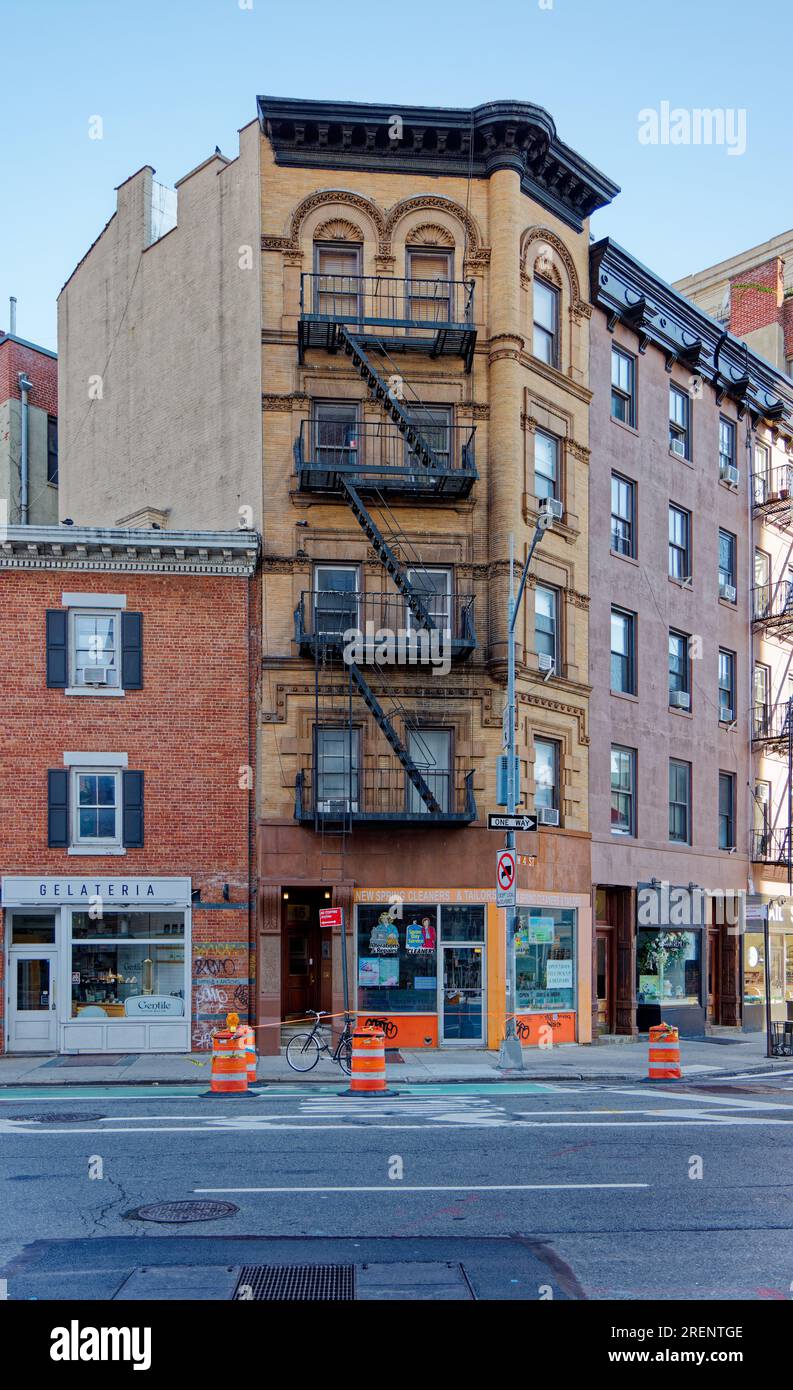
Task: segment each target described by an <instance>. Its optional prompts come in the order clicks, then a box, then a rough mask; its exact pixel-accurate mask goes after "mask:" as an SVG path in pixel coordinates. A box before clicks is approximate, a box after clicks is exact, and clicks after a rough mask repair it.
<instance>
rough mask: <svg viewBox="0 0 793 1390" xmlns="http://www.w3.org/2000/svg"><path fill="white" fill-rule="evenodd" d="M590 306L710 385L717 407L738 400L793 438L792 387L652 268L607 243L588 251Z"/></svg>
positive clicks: (606, 240) (644, 345)
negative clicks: (649, 268) (726, 398)
mask: <svg viewBox="0 0 793 1390" xmlns="http://www.w3.org/2000/svg"><path fill="white" fill-rule="evenodd" d="M590 284H591V290H590V293H591V298H592V302H593V303H594V304H595V305H597V307H598V308H600V309H601V310H602V311H603V312H604V313H605V315H606V318H607V322H608V326H609V328H610V329H611V328H613V327H614V325H615V324H616V323H618V322H619V323H623V324H625V325H626V327H628V328H631V329H633V331H634V332H635V333H636V334H637V336H638V339H639V351H640V352H644V351H645V350H646V348H647V345H648V344H649V343H652V344H653V346H654V347H657V348H660V350H661V351H662V352H663V353H664V354H665V355H666V359H667V367H668V368H669V370H670V371H671V369H672V367H673V366H674V364H675V363H676V362H681V363H682V364H683V365H684V366H687V367H690V369H691V371H692V374H695V375H697V376H700V377H702V378H703V379H704V380H705V381H709V382H710V383H711V385H712V386H713V388H714V390H715V391H716V399H717V402H720V401H721V400H722V399H724V398H725V397H728V398H729V399H731V400H733V401H734V402H735V403H736V405H737V406H738V409H739V411H740V412H742V411H743V410H744V409H748V410H749V411H750V412H751V414H752V415H753V416H755V417H756V418H757V419H764V420H767V421H769V423H770V424H772V425H776V426H778V427H779V428H781V429H786V430H787V431H793V381H791V380H790V378H789V377H787V376H785V375H784V373H782V372H779V371H777V370H776V368H775V367H772V365H771V363H770V362H767V361H766V360H765V358H763V357H759V356H758V355H757V353H755V352H752V351H751V350H750V349H749V348H747V346H746V344H745V343H743V342H741V341H740V339H738V338H735V337H733V335H732V334H731V333H727V332H726V331H725V329H724V327H723V325H722V324H720V323H717V322H716V320H715V319H712V318H711V317H710V315H709V314H706V313H704V312H703V311H702V310H701V309H698V308H697V306H696V305H695V304H692V303H691V301H690V300H688V299H686V298H685V297H684V296H683V295H681V294H678V292H677V290H674V289H672V286H671V285H669V284H667V282H666V281H665V280H662V279H660V277H659V276H657V275H656V274H655V273H654V272H653V271H652V270H648V268H647V266H645V265H642V263H641V261H637V260H636V258H635V257H634V256H631V255H630V253H629V252H628V251H626V250H624V248H623V247H622V246H620V245H618V243H617V242H615V241H612V239H611V238H610V237H604V238H603V240H602V241H598V242H596V243H595V245H594V246H592V247H591V248H590Z"/></svg>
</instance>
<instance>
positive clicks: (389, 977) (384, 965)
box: [377, 960, 399, 989]
mask: <svg viewBox="0 0 793 1390" xmlns="http://www.w3.org/2000/svg"><path fill="white" fill-rule="evenodd" d="M377 964H378V965H379V966H380V979H379V981H378V983H379V985H380V988H381V989H399V961H398V960H379V961H378V962H377Z"/></svg>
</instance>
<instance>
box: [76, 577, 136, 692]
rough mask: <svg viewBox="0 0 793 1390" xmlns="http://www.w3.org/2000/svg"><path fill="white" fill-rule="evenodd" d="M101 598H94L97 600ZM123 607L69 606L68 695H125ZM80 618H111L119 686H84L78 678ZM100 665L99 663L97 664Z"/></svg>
mask: <svg viewBox="0 0 793 1390" xmlns="http://www.w3.org/2000/svg"><path fill="white" fill-rule="evenodd" d="M63 597H64V599H66V598H75V597H77V595H72V594H64V595H63ZM86 597H88V596H86ZM97 597H99V596H94V598H95V599H96V598H97ZM108 597H109V598H113V599H116V598H118V597H121V596H120V595H115V594H113V595H108ZM122 611H123V607H118V608H115V607H113V608H111V607H110V606H109V604H104V603H102V602H96V601H94V602H91V603H85V604H74V605H69V614H68V623H69V672H68V685H67V687H66V694H67V695H98V696H100V697H105V698H106V697H107V696H108V695H109V696H119V695H123V694H124V687H123V685H122V670H121V663H122V639H121V614H122ZM78 618H111V619H112V620H113V622H114V624H115V628H114V632H115V643H114V647H113V656H114V664H113V670H115V671H116V673H117V675H118V684H117V685H106V686H101V685H84V684H82V682H80V681H79V680H78V677H77V620H78ZM96 664H97V665H98V664H99V663H98V662H97V663H96Z"/></svg>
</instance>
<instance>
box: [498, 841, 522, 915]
mask: <svg viewBox="0 0 793 1390" xmlns="http://www.w3.org/2000/svg"><path fill="white" fill-rule="evenodd" d="M516 861H517V856H516V854H515V851H514V849H500V850H499V851H498V854H497V855H496V907H515V906H516V904H517V901H518V898H517V885H518V872H517V862H516Z"/></svg>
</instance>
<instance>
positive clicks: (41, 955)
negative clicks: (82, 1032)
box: [8, 950, 56, 1052]
mask: <svg viewBox="0 0 793 1390" xmlns="http://www.w3.org/2000/svg"><path fill="white" fill-rule="evenodd" d="M55 961H56V955H55V952H54V951H49V952H42V951H34V950H30V951H19V952H17V951H15V952H13V953H12V954H11V957H10V960H9V971H10V975H11V990H10V996H11V997H10V1004H11V1007H10V1010H9V1033H8V1043H9V1050H10V1051H12V1052H54V1051H55V1021H56V1019H55Z"/></svg>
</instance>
